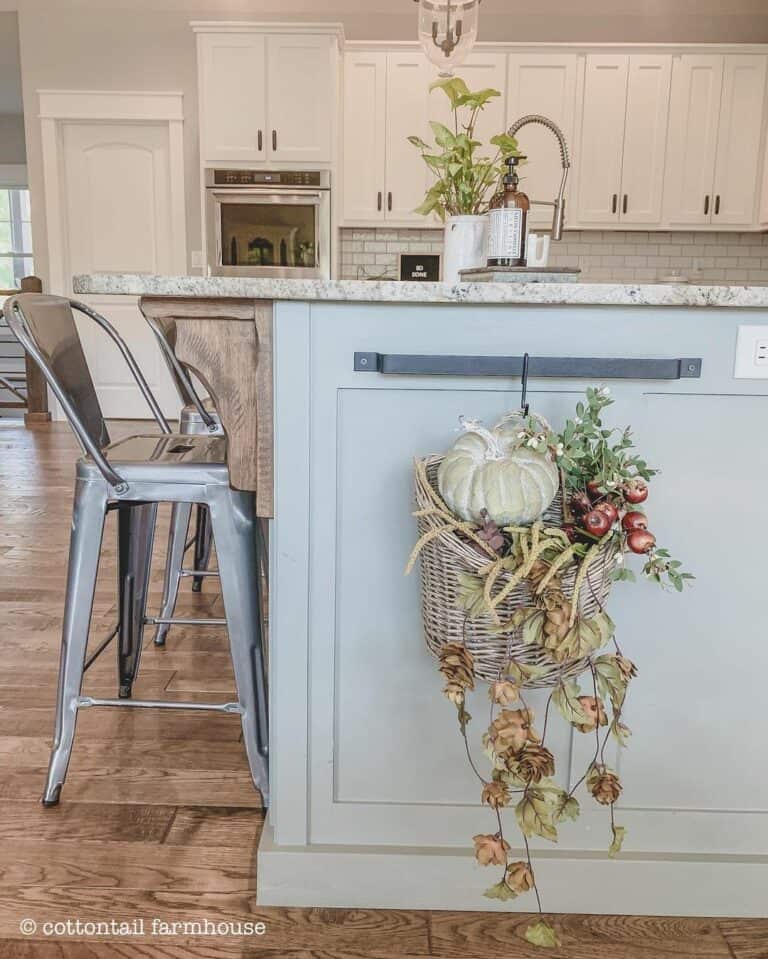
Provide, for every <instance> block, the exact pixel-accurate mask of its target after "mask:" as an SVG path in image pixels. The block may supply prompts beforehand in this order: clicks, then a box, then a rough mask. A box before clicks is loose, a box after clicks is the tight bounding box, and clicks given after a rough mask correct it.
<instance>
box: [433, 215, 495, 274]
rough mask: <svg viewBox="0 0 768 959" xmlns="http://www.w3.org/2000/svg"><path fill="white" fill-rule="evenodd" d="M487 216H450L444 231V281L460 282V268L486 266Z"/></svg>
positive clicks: (467, 268)
mask: <svg viewBox="0 0 768 959" xmlns="http://www.w3.org/2000/svg"><path fill="white" fill-rule="evenodd" d="M487 238H488V217H487V216H450V217H448V219H447V220H446V221H445V230H444V233H443V283H458V282H459V280H460V279H461V277H460V276H459V271H460V270H469V269H472V267H477V266H485V261H486V257H487V251H486V244H487Z"/></svg>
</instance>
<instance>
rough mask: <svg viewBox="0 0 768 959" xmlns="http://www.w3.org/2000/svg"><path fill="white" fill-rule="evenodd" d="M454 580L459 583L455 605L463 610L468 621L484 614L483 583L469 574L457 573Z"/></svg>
mask: <svg viewBox="0 0 768 959" xmlns="http://www.w3.org/2000/svg"><path fill="white" fill-rule="evenodd" d="M456 578H457V580H458V581H459V591H458V595H457V597H456V605H457V606H459V607H460V608H461V609H465V610H466V611H467V614H468V615H469V618H470V619H475V618H476V617H478V616H481V615H482V614H483V613H484V612H485V596H484V595H483V581H482V580H481V579H480V577H479V576H473V575H472V574H471V573H459V574H458V575H457V577H456Z"/></svg>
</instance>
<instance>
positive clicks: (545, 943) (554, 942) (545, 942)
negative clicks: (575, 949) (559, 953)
mask: <svg viewBox="0 0 768 959" xmlns="http://www.w3.org/2000/svg"><path fill="white" fill-rule="evenodd" d="M525 938H526V939H527V941H528V942H530V944H531V945H532V946H541V947H542V948H544V949H556V948H557V947H558V946H559V945H560V940H559V939H558V937H557V933H556V932H555V930H554V929H553V928H552V926H550V925H549V923H547V922H544V920H543V919H539V921H538V922H534V923H533V925H531V926H528V928H527V929H526V931H525Z"/></svg>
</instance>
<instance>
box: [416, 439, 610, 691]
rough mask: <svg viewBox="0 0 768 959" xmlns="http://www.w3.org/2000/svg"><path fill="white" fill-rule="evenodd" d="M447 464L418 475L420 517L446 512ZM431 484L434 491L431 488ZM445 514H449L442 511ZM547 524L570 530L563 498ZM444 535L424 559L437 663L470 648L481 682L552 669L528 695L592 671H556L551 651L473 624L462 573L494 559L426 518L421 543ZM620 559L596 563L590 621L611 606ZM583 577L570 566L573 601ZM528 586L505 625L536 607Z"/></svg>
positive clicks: (487, 624)
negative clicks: (517, 666) (463, 598)
mask: <svg viewBox="0 0 768 959" xmlns="http://www.w3.org/2000/svg"><path fill="white" fill-rule="evenodd" d="M442 460H443V457H442V456H431V457H429V458H427V459H425V460H423V461H422V463H423V465H424V467H425V469H424V471H423V472H422V471H420V470H419V469H417V471H416V505H417V508H418V509H419V510H423V509H428V508H429V507H433V506H435V505H438V504H442V500H441V499H440V494H439V493H438V492H437V470H438V467H439V466H440V463H441V462H442ZM424 477H426V481H427V482H428V484H429V488H426V487H425V484H424ZM442 507H443V509H445V510H446V511H447V507H445V505H444V504H442ZM543 520H544V523H545V524H546V525H551V526H560V525H561V524H562V522H563V515H562V495H561V494H560V493H558V495H557V496H556V497H555V500H554V501H553V503H552V505H551V506H550V507H549V509H548V510H547V512H546V513H545V514H544V516H543ZM441 527H442V529H441V531H440V532H439V533H437V534H436V535H434V536H433V537H432V538H430V539H429V540H428V541H427V542H425V543H424V545H423V547H422V549H421V552H420V561H421V604H422V616H423V620H424V636H425V639H426V643H427V646H428V647H429V650H430V651H431V652H432V653H433V655H435V656H438V655H439V653H440V649H441V647H442V646H444V645H445V644H446V643H463V644H464V645H465V646H466V648H467V649H468V650H469V652H470V653H471V654H472V657H473V659H474V669H475V676H476V677H477V678H479V679H484V680H486V681H487V682H493V681H495V680H497V679H499V678H500V676H501V675H502V674H503V671H504V667H505V666H506V664H507V663H508V662H509V661H510V660H514V661H515V662H517V663H521V664H524V665H530V666H537V667H542V668H547V672H546V673H544V674H542V675H540V676H537V678H536V679H534V680H531V681H530V682H528V683H526V686H528V687H529V688H534V687H550V686H556V685H557V684H558V683H559V682H560V680H561V679H564V678H567V677H570V676H578V675H579V674H580V673H582V672H584V670H585V669H586V668H587V664H588V660H587V659H586V658H583V659H576V660H568V661H566V662H564V663H554V662H553V661H552V660H551V659H550V658H549V656H548V655H547V653H546V651H545V650H543V649H542V648H541V647H539V646H537V645H535V644H532V643H531V644H527V643H524V642H523V641H522V629H515V630H513V631H512V632H510V633H503V634H500V633H497V632H494V631H493V626H494V622H493V620H492V618H491V616H490V614H486V615H483V616H479V617H477V618H475V619H470V618H469V617H468V616H467V615H466V611H465V610H464V609H462V608H461V607H460V606H459V605H458V593H459V581H458V574H459V573H470V574H473V575H477V574H478V570H480V569H481V568H482V567H483V566H485V565H487V563H488V561H489V556H488V555H487V554H486V553H484V552H482V551H481V550H480V549H479V548H478V546H477V545H476V544H475V543H474V542H473V541H472V540H471V539H470V538H468V537H466V536H463V535H462V534H461V532H458V531H456V530H454V529H450V528H445V520H444V519H442V518H441V517H440V516H439V515H438V514H432V515H426V516H419V518H418V528H419V536H424V534H426V533H429V532H430V531H431V530H434V529H438V528H441ZM617 557H618V552H617V550H616V549H615V548H614V547H613V546H611V545H606V546H604V547H603V548H602V549H601V550H600V552H599V554H598V555H597V556H596V557H595V559H594V560H593V561H592V562H591V563H590V565H589V568H588V570H587V575H586V578H585V581H584V584H583V586H582V588H581V591H580V593H579V610H580V611H581V613H582V615H583V616H584V617H590V616H594V615H595V613H597V612H599V610H600V608H601V607H602V606H604V605H605V602H606V600H607V598H608V594H609V592H610V588H611V585H612V578H611V573H612V572H613V570H614V568H615V567H616V563H617ZM577 572H578V564H577V563H576V562H573V563H569V564H567V565H565V566H564V567H563V569H562V571H561V572H560V573H559V574H558V575H559V577H560V581H561V584H562V590H563V593H564V594H565V595H566V597H567V598H568V599H570V598H571V597H572V596H573V591H574V584H575V582H576V575H577ZM509 578H510V574H509V573H508V572H502V573H501V575H500V576H499V578H498V580H497V582H496V588H495V589H494V592H498V591H499V590H501V589H502V587H503V586H504V585H505V584H506V583H507V582H508V580H509ZM532 602H533V599H532V596H531V592H530V589H529V586H528V582H527V581H526V580H523V581H522V582H521V583H519V584H518V585H517V586H516V587H515V588H514V589H513V590H512V591H511V593H510V594H509V596H507V597H506V599H505V600H504V601H503V602H502V603H500V604H499V606H498V607H497V612H498V615H499V617H500V619H501V620H502V621H506V620H509V619H510V618H511V617H512V615H513V613H514V612H515V610H517V609H519V608H520V607H521V606H530V605H532Z"/></svg>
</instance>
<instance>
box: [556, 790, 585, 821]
mask: <svg viewBox="0 0 768 959" xmlns="http://www.w3.org/2000/svg"><path fill="white" fill-rule="evenodd" d="M580 812H581V808H580V806H579V801H578V799H577V798H576V797H575V796H569V795H568V794H567V793H566V798H565V800H564V802H563V803H562V804H561V805H560V808H559V809H558V810H557V815H556V819H557V821H558V822H562V820H563V819H570V820H571V821H572V822H576V820H577V819H578V818H579V813H580Z"/></svg>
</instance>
